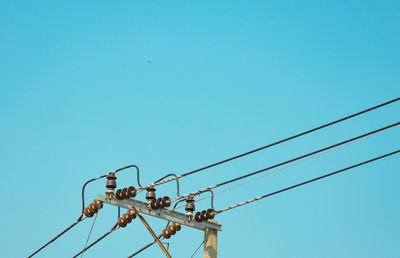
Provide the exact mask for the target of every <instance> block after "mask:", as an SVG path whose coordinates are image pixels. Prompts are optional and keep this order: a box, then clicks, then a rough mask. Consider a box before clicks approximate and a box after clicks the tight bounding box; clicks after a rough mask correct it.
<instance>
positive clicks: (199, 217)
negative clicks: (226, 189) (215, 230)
mask: <svg viewBox="0 0 400 258" xmlns="http://www.w3.org/2000/svg"><path fill="white" fill-rule="evenodd" d="M214 217H215V211H214V210H213V209H208V210H203V211H198V212H196V215H195V216H194V219H195V220H196V221H197V222H203V221H207V220H209V219H213V218H214Z"/></svg>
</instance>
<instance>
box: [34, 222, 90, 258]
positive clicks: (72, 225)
mask: <svg viewBox="0 0 400 258" xmlns="http://www.w3.org/2000/svg"><path fill="white" fill-rule="evenodd" d="M85 219H87V217H84V218H82V219H80V220H77V221H75V222H74V223H72V224H71V225H70V226H69V227H67V228H66V229H64V230H63V231H62V232H61V233H59V234H58V235H57V236H55V237H53V238H52V239H51V240H50V241H49V242H47V243H46V244H44V245H43V246H42V247H40V248H39V249H38V250H36V251H35V252H34V253H32V254H31V255H29V256H28V258H30V257H33V256H34V255H36V254H37V253H39V252H40V251H41V250H42V249H43V248H45V247H46V246H48V245H49V244H51V243H52V242H53V241H55V240H56V239H57V238H59V237H60V236H62V235H63V234H64V233H66V232H67V231H69V230H70V229H71V228H73V227H74V226H75V225H76V224H78V223H79V222H81V221H83V220H85Z"/></svg>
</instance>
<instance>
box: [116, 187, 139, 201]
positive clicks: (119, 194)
mask: <svg viewBox="0 0 400 258" xmlns="http://www.w3.org/2000/svg"><path fill="white" fill-rule="evenodd" d="M136 194H137V191H136V188H135V187H133V186H129V187H128V188H123V189H118V190H117V191H116V192H115V198H117V199H118V200H123V199H129V198H134V197H136Z"/></svg>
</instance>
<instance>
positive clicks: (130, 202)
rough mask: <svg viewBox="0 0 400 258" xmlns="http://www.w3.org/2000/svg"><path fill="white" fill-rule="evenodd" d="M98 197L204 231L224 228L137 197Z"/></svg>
mask: <svg viewBox="0 0 400 258" xmlns="http://www.w3.org/2000/svg"><path fill="white" fill-rule="evenodd" d="M98 199H99V200H100V201H102V202H104V203H108V204H111V205H114V206H117V207H121V208H124V209H132V208H133V207H135V208H136V210H137V211H138V212H140V213H142V214H146V215H150V216H153V217H156V218H160V219H164V220H167V221H172V222H176V223H179V224H181V225H185V226H188V227H192V228H196V229H200V230H203V231H204V230H206V228H212V229H215V230H218V231H221V230H222V228H221V225H219V224H217V223H213V222H210V221H203V222H197V221H195V220H194V219H192V218H191V217H189V216H188V215H186V214H184V213H181V212H177V211H171V210H168V209H164V208H160V209H157V210H154V209H150V208H149V207H147V204H146V203H145V202H141V201H138V200H135V199H127V200H117V199H116V198H113V197H111V198H109V197H106V196H104V195H101V194H99V195H98Z"/></svg>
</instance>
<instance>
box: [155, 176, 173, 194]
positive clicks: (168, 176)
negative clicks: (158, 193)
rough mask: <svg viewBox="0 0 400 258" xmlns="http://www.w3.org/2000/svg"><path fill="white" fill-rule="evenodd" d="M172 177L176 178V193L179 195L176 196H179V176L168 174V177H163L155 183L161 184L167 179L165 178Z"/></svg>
mask: <svg viewBox="0 0 400 258" xmlns="http://www.w3.org/2000/svg"><path fill="white" fill-rule="evenodd" d="M170 176H174V177H176V193H177V195H176V196H179V179H178V176H177V175H176V174H174V173H171V174H168V175H166V176H163V177H162V178H160V179H158V180H157V181H155V182H154V183H158V182H160V181H161V180H163V179H165V178H167V177H170Z"/></svg>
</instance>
